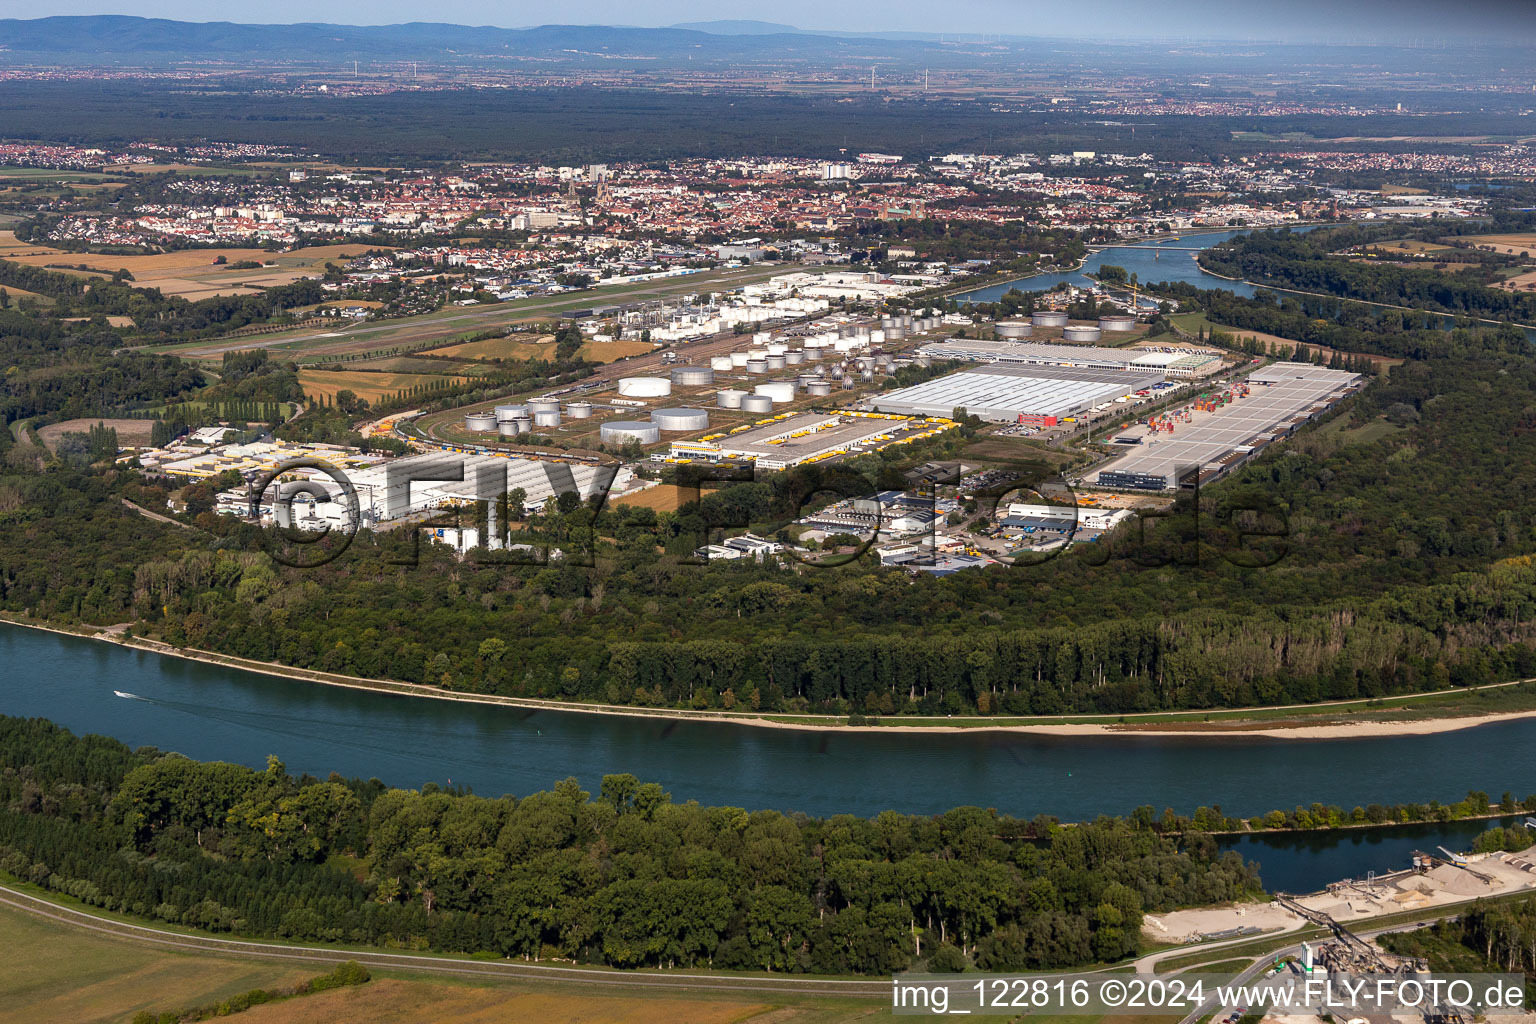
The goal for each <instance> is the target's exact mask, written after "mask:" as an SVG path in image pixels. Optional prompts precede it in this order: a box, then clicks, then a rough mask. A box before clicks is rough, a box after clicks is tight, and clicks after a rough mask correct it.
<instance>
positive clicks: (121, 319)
mask: <svg viewBox="0 0 1536 1024" xmlns="http://www.w3.org/2000/svg"><path fill="white" fill-rule="evenodd" d="M28 294H31V293H30V292H29V293H28ZM46 301H51V300H46ZM90 319H91V318H90V317H88V316H66V317H64V322H65V323H67V324H83V323H85V322H86V321H87V320H90ZM102 319H103V320H105V321H106V322H107V323H108V324H109V325H110V326H112V327H132V326H133V317H131V316H115V315H114V316H104V317H102Z"/></svg>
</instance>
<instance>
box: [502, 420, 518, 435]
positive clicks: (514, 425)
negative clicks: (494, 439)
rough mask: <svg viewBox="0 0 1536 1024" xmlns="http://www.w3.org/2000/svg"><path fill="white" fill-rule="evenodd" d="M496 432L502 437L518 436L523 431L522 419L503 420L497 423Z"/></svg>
mask: <svg viewBox="0 0 1536 1024" xmlns="http://www.w3.org/2000/svg"><path fill="white" fill-rule="evenodd" d="M496 432H497V433H498V434H500V435H501V436H502V437H516V436H517V435H518V434H521V433H522V432H523V428H522V420H502V421H501V422H500V423H498V424H496Z"/></svg>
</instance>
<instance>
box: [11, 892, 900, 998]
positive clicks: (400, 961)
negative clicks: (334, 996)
mask: <svg viewBox="0 0 1536 1024" xmlns="http://www.w3.org/2000/svg"><path fill="white" fill-rule="evenodd" d="M0 904H3V905H5V906H8V907H11V908H13V909H15V910H20V911H23V912H24V913H28V914H32V915H33V916H35V917H41V918H46V919H48V920H51V921H55V922H58V923H59V924H64V925H68V926H70V927H73V928H80V929H83V930H85V931H89V932H95V933H97V934H100V935H108V936H111V937H113V938H118V939H123V940H126V941H129V942H135V943H139V944H140V945H148V946H155V947H159V948H162V949H173V950H180V951H186V952H194V953H210V954H214V955H217V956H235V957H248V958H252V959H260V960H291V961H310V962H314V963H319V964H339V963H343V962H345V961H347V960H356V961H357V962H358V963H360V964H363V965H364V966H367V967H377V968H387V969H389V970H396V971H413V972H421V973H425V974H446V975H455V976H460V977H480V978H496V979H500V980H511V981H545V982H557V983H560V984H564V985H602V986H609V987H614V986H618V987H627V988H635V987H644V988H660V989H686V990H694V991H711V992H768V993H779V994H787V995H802V996H841V997H850V998H862V999H870V998H878V999H881V1000H887V999H889V998H890V992H891V983H890V982H889V981H888V980H886V979H883V978H882V979H877V980H869V981H862V980H852V979H842V978H797V977H787V976H786V977H760V976H752V977H741V976H734V977H733V976H730V975H713V974H685V973H681V972H668V973H661V972H642V971H634V972H628V971H616V970H603V969H600V968H594V967H553V966H549V965H546V964H529V963H518V962H516V961H512V960H470V959H467V958H462V957H451V956H441V957H437V956H418V955H413V954H409V953H384V952H374V951H369V950H348V949H327V948H325V947H319V946H297V945H283V944H280V943H268V942H242V941H239V940H235V939H220V938H215V937H213V936H205V935H186V934H183V933H180V932H172V931H167V930H165V929H162V928H150V927H147V926H145V925H137V924H129V923H127V922H123V921H114V920H112V919H110V918H106V917H100V916H97V915H95V914H91V913H87V912H85V911H81V910H75V909H73V908H70V907H64V906H60V905H59V904H56V903H50V902H48V901H47V900H42V899H38V898H37V897H35V896H30V895H28V894H26V893H24V892H20V891H18V890H16V889H12V888H10V887H8V886H0Z"/></svg>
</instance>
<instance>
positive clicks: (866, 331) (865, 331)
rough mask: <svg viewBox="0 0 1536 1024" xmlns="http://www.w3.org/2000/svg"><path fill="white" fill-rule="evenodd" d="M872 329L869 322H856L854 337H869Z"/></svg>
mask: <svg viewBox="0 0 1536 1024" xmlns="http://www.w3.org/2000/svg"><path fill="white" fill-rule="evenodd" d="M872 330H873V328H872V327H870V326H869V324H854V326H853V337H855V338H867V337H869V335H870V332H871V331H872Z"/></svg>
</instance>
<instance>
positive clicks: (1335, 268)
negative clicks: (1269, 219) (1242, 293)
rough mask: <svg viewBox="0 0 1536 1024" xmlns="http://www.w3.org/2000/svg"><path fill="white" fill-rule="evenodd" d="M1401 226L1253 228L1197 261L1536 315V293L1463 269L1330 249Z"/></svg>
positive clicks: (1256, 274) (1369, 296) (1430, 304)
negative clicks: (1354, 256) (1493, 284)
mask: <svg viewBox="0 0 1536 1024" xmlns="http://www.w3.org/2000/svg"><path fill="white" fill-rule="evenodd" d="M1402 233H1403V229H1402V228H1401V227H1400V226H1398V225H1374V226H1368V227H1361V226H1348V227H1332V228H1319V229H1317V230H1315V231H1308V232H1305V233H1295V232H1291V231H1288V230H1272V231H1255V232H1252V233H1250V234H1248V235H1243V236H1239V237H1237V238H1233V239H1230V240H1229V241H1226V242H1223V243H1221V244H1220V245H1218V246H1215V247H1214V248H1211V249H1207V250H1205V251H1204V252H1202V253H1200V265H1201V266H1202V267H1204V268H1205V269H1207V270H1209V271H1212V272H1213V273H1217V274H1221V275H1223V276H1225V277H1238V278H1242V279H1244V280H1248V281H1255V282H1259V283H1264V284H1274V285H1280V286H1283V287H1286V288H1295V289H1299V290H1302V291H1315V292H1323V293H1325V294H1328V295H1336V296H1339V297H1340V298H1345V299H1358V300H1364V301H1368V302H1382V303H1388V304H1392V305H1404V306H1414V307H1418V308H1423V309H1431V310H1437V311H1439V312H1443V313H1451V314H1470V315H1473V316H1480V317H1489V318H1491V319H1494V320H1517V321H1521V322H1524V323H1530V322H1531V321H1532V320H1533V319H1536V294H1525V293H1516V292H1510V291H1501V290H1499V289H1496V288H1489V287H1487V286H1486V285H1484V284H1483V283H1481V281H1479V280H1476V279H1472V278H1468V277H1466V276H1464V275H1459V274H1445V273H1442V272H1440V271H1437V270H1433V269H1430V268H1420V267H1400V266H1395V265H1392V264H1387V263H1379V262H1369V261H1366V262H1357V261H1353V260H1349V259H1346V258H1342V257H1338V256H1334V255H1333V253H1335V252H1338V251H1339V250H1342V249H1352V248H1355V247H1357V246H1361V245H1367V244H1370V243H1373V242H1379V241H1382V240H1384V239H1387V238H1391V237H1394V236H1399V237H1400V236H1401V235H1402Z"/></svg>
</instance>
